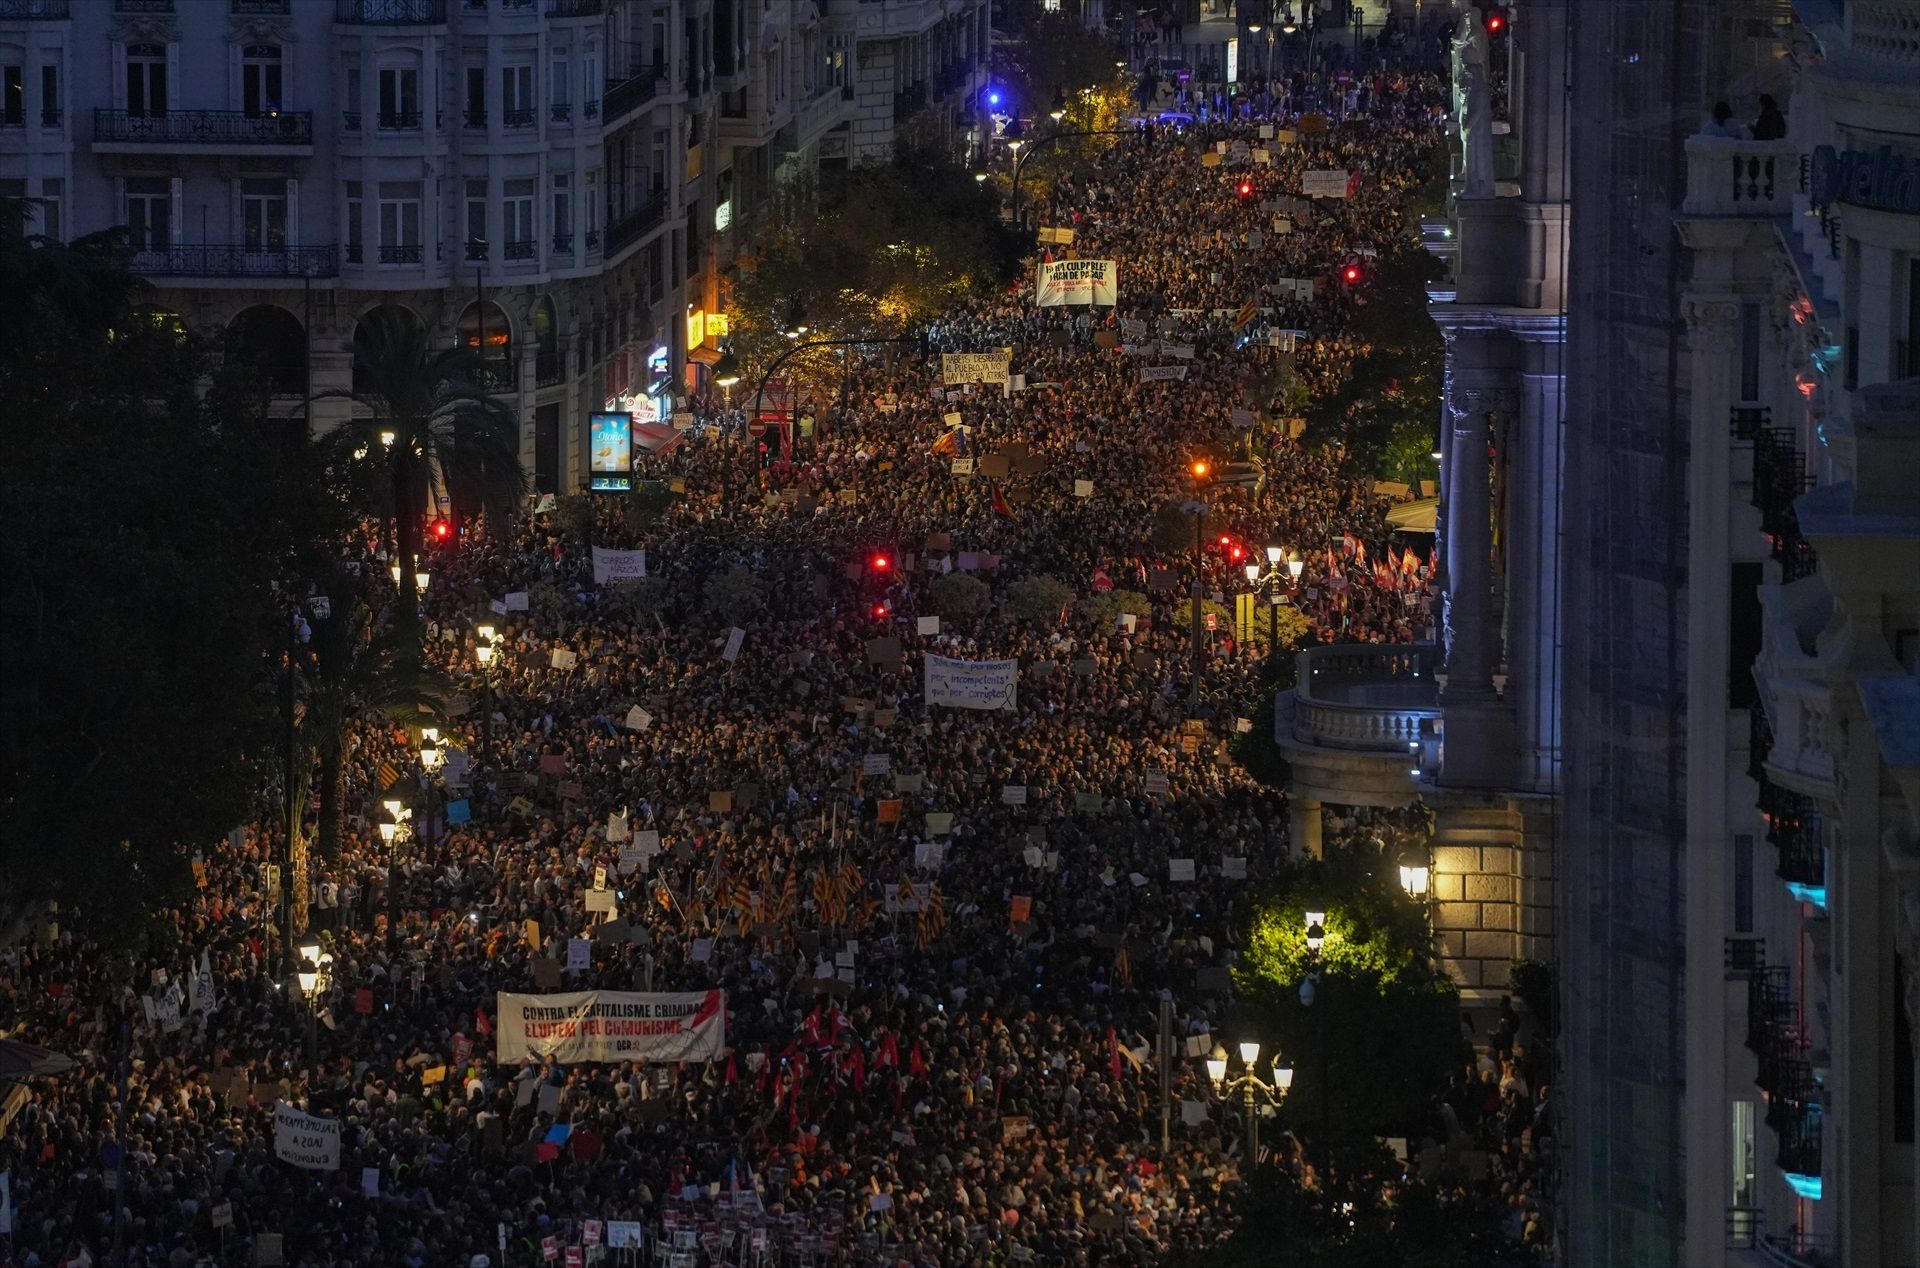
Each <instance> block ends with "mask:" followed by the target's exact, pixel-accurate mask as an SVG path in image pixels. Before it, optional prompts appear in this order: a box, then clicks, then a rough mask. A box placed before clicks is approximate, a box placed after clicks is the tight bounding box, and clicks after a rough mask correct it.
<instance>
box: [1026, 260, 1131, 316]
mask: <svg viewBox="0 0 1920 1268" xmlns="http://www.w3.org/2000/svg"><path fill="white" fill-rule="evenodd" d="M1119 298H1120V284H1119V270H1118V269H1116V268H1115V267H1114V263H1113V261H1112V260H1050V261H1043V262H1042V263H1041V264H1040V267H1039V273H1038V275H1037V276H1036V278H1035V282H1034V299H1035V302H1036V303H1037V304H1038V305H1039V306H1040V307H1041V308H1058V307H1061V306H1063V305H1074V304H1093V305H1099V304H1106V305H1109V306H1110V305H1113V304H1115V303H1118V302H1119Z"/></svg>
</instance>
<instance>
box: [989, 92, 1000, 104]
mask: <svg viewBox="0 0 1920 1268" xmlns="http://www.w3.org/2000/svg"><path fill="white" fill-rule="evenodd" d="M987 104H988V105H990V106H997V105H999V104H1000V94H999V93H997V92H990V93H988V94H987Z"/></svg>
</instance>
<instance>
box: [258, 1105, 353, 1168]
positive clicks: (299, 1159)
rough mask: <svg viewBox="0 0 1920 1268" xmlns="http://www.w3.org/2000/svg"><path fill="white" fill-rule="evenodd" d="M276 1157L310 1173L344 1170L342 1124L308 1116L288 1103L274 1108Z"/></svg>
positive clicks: (317, 1116)
mask: <svg viewBox="0 0 1920 1268" xmlns="http://www.w3.org/2000/svg"><path fill="white" fill-rule="evenodd" d="M273 1155H274V1157H276V1158H278V1159H280V1161H282V1162H290V1163H292V1164H293V1165H294V1166H296V1167H304V1168H305V1169H307V1170H308V1171H334V1170H338V1169H339V1166H340V1121H339V1120H338V1119H334V1118H321V1117H320V1116H319V1115H317V1114H308V1113H304V1112H302V1111H301V1110H298V1109H296V1108H294V1107H293V1106H291V1105H289V1104H287V1103H286V1102H285V1101H276V1102H274V1106H273Z"/></svg>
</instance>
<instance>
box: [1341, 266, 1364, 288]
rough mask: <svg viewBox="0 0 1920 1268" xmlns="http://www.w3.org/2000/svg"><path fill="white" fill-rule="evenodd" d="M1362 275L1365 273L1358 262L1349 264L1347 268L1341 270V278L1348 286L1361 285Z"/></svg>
mask: <svg viewBox="0 0 1920 1268" xmlns="http://www.w3.org/2000/svg"><path fill="white" fill-rule="evenodd" d="M1362 276H1364V274H1362V273H1361V271H1360V266H1359V265H1358V264H1349V265H1347V266H1346V267H1345V268H1343V269H1341V270H1340V280H1341V281H1343V282H1345V283H1346V284H1347V285H1348V286H1357V285H1359V283H1360V279H1361V277H1362Z"/></svg>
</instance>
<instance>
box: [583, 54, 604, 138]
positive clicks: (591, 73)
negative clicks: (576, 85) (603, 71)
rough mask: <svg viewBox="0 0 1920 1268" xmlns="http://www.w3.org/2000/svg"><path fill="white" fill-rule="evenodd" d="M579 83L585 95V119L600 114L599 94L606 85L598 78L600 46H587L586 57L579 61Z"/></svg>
mask: <svg viewBox="0 0 1920 1268" xmlns="http://www.w3.org/2000/svg"><path fill="white" fill-rule="evenodd" d="M580 82H581V84H582V85H584V91H585V93H586V101H587V106H586V112H587V118H589V119H591V118H593V117H594V116H595V115H597V114H599V113H600V94H601V93H602V92H603V91H605V89H606V83H605V82H604V81H603V80H602V79H601V78H600V46H599V45H598V44H589V45H587V55H586V56H585V57H584V58H582V59H581V60H580Z"/></svg>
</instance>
